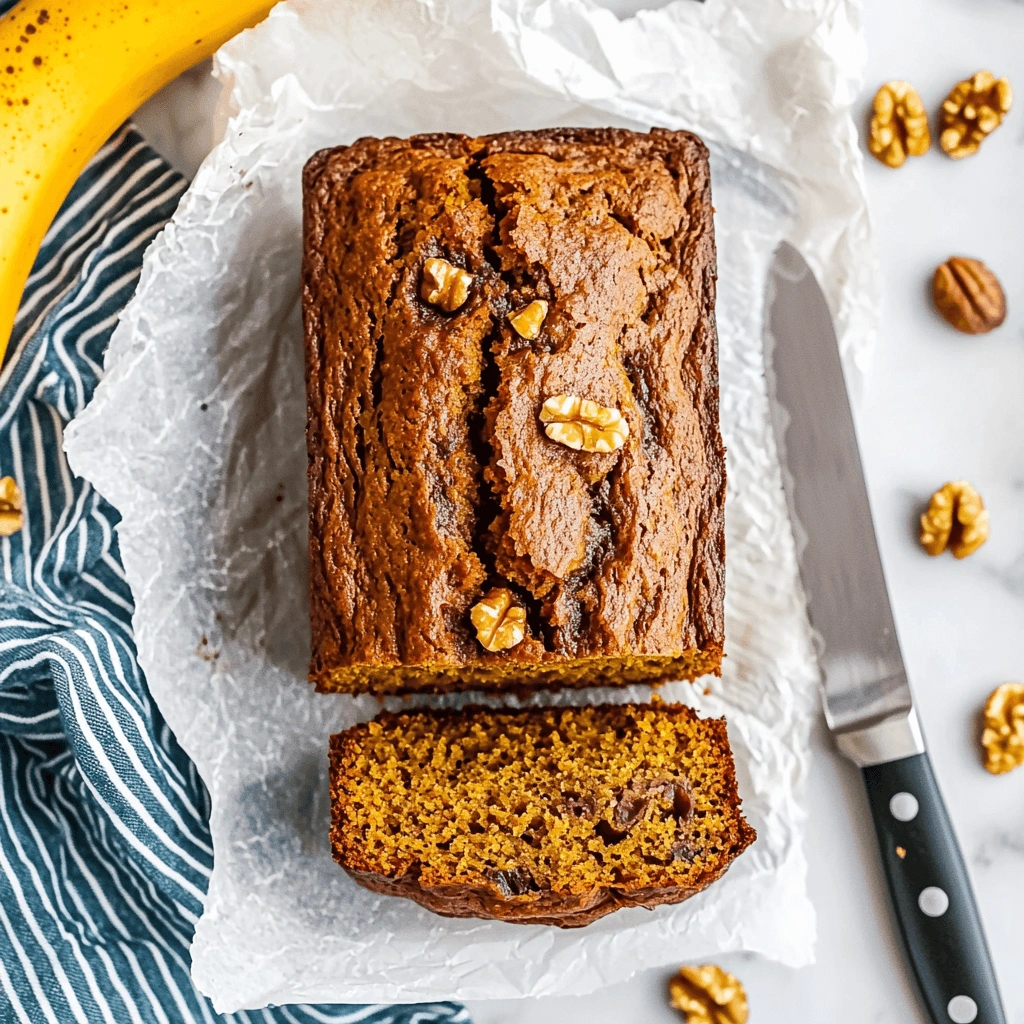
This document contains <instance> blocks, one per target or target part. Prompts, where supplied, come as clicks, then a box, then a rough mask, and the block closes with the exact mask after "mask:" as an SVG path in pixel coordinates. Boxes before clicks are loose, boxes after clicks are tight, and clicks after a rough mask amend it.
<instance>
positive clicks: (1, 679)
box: [0, 0, 469, 1024]
mask: <svg viewBox="0 0 1024 1024" xmlns="http://www.w3.org/2000/svg"><path fill="white" fill-rule="evenodd" d="M9 6H10V4H9V3H5V2H4V0H0V15H2V13H3V11H4V10H5V9H6V8H7V7H9ZM184 188H185V182H184V181H183V179H182V178H181V177H180V176H179V175H178V174H176V173H175V172H174V171H172V170H171V169H170V168H169V167H168V165H167V164H166V163H165V162H164V161H163V160H162V159H161V158H160V157H159V156H158V155H157V154H156V153H155V152H154V151H153V150H152V149H150V148H149V147H148V146H147V145H146V143H145V141H144V140H143V139H142V138H141V136H140V135H139V134H138V133H137V132H136V131H135V130H134V129H132V128H131V127H125V128H123V129H122V130H121V131H120V132H119V133H118V134H117V135H116V136H115V137H114V138H113V139H112V140H111V141H110V142H109V143H108V144H107V145H106V146H105V147H104V148H103V150H102V151H101V152H100V153H99V154H98V155H97V157H96V158H95V159H94V160H93V162H92V163H91V164H90V165H89V167H88V169H87V170H86V172H85V173H84V174H83V175H82V177H81V178H80V180H79V181H78V183H77V184H76V186H75V189H74V190H73V192H72V193H71V195H70V196H69V197H68V199H67V201H66V202H65V204H64V206H63V208H62V209H61V212H60V214H59V216H58V218H57V220H56V221H55V223H54V225H53V227H52V228H51V230H50V232H49V234H48V235H47V238H46V241H45V244H44V246H43V249H42V251H41V252H40V254H39V258H38V260H37V261H36V265H35V268H34V270H33V273H32V276H31V278H30V279H29V282H28V286H27V288H26V291H25V296H24V299H23V301H22V306H21V310H20V313H19V315H18V320H17V324H16V326H15V330H14V335H13V337H12V339H11V344H10V347H9V349H8V353H7V356H6V359H5V361H4V364H3V369H2V373H0V476H5V475H6V476H13V477H14V478H15V480H16V481H17V482H18V485H19V486H20V488H21V490H22V492H23V494H24V503H25V512H24V526H23V528H22V529H21V531H20V532H19V533H16V534H14V535H13V536H12V537H9V538H4V539H3V540H2V542H0V562H2V580H0V1021H3V1022H7V1021H26V1022H31V1024H36V1022H49V1024H69V1022H77V1021H89V1022H93V1021H96V1022H99V1021H103V1022H107V1024H122V1022H135V1024H149V1022H154V1024H155V1022H159V1024H176V1022H186V1021H187V1022H192V1021H196V1022H199V1021H203V1022H213V1021H221V1020H223V1021H227V1020H231V1021H235V1020H237V1021H267V1022H275V1024H276V1022H290V1024H312V1022H324V1024H326V1022H332V1024H333V1022H342V1021H360V1022H366V1024H383V1022H385V1021H387V1022H393V1024H413V1022H415V1024H428V1022H433V1021H452V1022H454V1021H464V1022H465V1021H468V1020H469V1017H468V1014H467V1013H466V1011H465V1010H463V1009H462V1008H460V1007H458V1006H455V1005H452V1004H437V1005H429V1006H403V1007H391V1008H388V1007H358V1006H289V1007H276V1008H272V1009H267V1010H261V1011H253V1012H249V1013H237V1014H234V1015H231V1016H230V1017H222V1016H220V1015H218V1014H216V1013H215V1012H214V1011H213V1009H212V1008H211V1006H210V1004H209V1002H208V1000H206V999H205V998H204V997H203V996H201V995H200V994H199V993H198V992H197V991H196V989H195V988H194V987H193V985H192V982H191V980H190V976H189V952H188V949H189V943H190V941H191V938H192V933H193V929H194V925H195V921H196V919H197V917H198V915H199V913H200V910H201V903H202V898H203V894H204V893H205V891H206V886H207V882H208V878H209V873H210V867H211V864H212V849H211V845H210V836H209V829H208V826H207V821H208V813H209V805H208V798H207V794H206V790H205V788H204V787H203V784H202V781H201V780H200V779H199V777H198V775H197V774H196V771H195V768H194V767H193V765H192V764H191V762H190V761H189V759H188V758H187V757H186V756H185V754H184V753H183V752H182V750H181V748H180V747H179V746H178V744H177V743H176V741H175V739H174V736H173V735H172V734H171V732H170V730H169V729H168V728H167V726H166V724H165V723H164V721H163V718H162V717H161V715H160V712H159V710H158V709H157V708H156V707H155V706H154V705H153V703H152V701H151V699H150V696H149V691H148V688H147V686H146V681H145V678H144V677H143V675H142V672H141V671H140V669H139V666H138V663H137V662H136V658H135V646H134V642H133V639H132V630H131V612H132V595H131V592H130V591H129V588H128V585H127V583H126V582H125V577H124V572H123V570H122V568H121V563H120V559H119V556H118V547H117V536H116V534H115V532H114V527H115V526H116V524H117V522H118V514H117V512H116V511H115V509H113V508H112V507H111V506H110V505H109V504H108V503H107V502H106V501H104V500H103V498H102V497H100V495H99V494H97V493H96V492H95V491H94V490H93V489H92V488H91V487H90V485H89V484H87V483H85V482H84V481H82V480H78V479H75V478H74V477H73V476H72V475H71V473H70V471H69V469H68V465H67V462H66V460H65V457H64V452H63V448H62V443H63V430H64V426H65V424H66V423H67V422H68V421H69V420H70V419H71V418H72V417H74V416H75V415H76V414H77V413H78V412H80V411H81V410H82V408H83V407H84V406H85V404H86V403H87V402H88V401H89V399H90V397H91V396H92V393H93V389H94V388H95V386H96V383H97V381H98V380H99V377H100V375H101V373H102V362H103V353H104V349H105V347H106V345H107V342H108V341H109V338H110V335H111V332H112V331H113V328H114V324H115V321H116V319H117V316H118V313H119V311H120V310H121V308H122V307H123V306H124V304H125V302H126V301H127V300H128V298H129V297H130V295H131V293H132V291H133V289H134V287H135V284H136V280H137V278H138V275H139V270H140V266H141V262H142V254H143V251H144V249H145V248H146V246H147V245H148V244H149V242H150V241H151V240H152V238H153V237H154V235H155V234H156V233H157V232H158V231H159V230H160V228H161V227H162V225H163V224H164V223H165V221H166V220H167V219H168V218H169V217H170V215H171V214H172V213H173V212H174V208H175V206H176V205H177V202H178V199H179V198H180V196H181V194H182V192H183V191H184Z"/></svg>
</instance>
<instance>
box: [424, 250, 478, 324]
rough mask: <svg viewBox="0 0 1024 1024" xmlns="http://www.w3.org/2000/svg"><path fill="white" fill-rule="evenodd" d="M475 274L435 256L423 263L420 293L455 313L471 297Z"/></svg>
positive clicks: (430, 301) (436, 304) (435, 304)
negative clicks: (471, 286)
mask: <svg viewBox="0 0 1024 1024" xmlns="http://www.w3.org/2000/svg"><path fill="white" fill-rule="evenodd" d="M472 283H473V275H472V274H470V273H469V272H468V271H466V270H463V269H462V267H456V266H453V265H452V264H451V263H449V262H448V261H447V260H442V259H438V258H437V257H433V258H431V259H429V260H427V261H426V262H425V263H424V264H423V283H422V285H421V287H420V294H421V295H422V296H423V298H425V299H426V300H427V302H429V303H431V304H432V305H434V306H440V307H441V308H442V309H443V310H444V311H445V312H446V313H454V312H455V310H457V309H458V308H459V306H461V305H462V304H463V303H464V302H465V301H466V299H468V298H469V288H470V285H472Z"/></svg>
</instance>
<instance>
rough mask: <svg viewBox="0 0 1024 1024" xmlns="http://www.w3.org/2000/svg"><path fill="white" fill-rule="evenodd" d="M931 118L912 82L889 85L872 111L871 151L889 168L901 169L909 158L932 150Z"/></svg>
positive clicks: (880, 93) (882, 89)
mask: <svg viewBox="0 0 1024 1024" xmlns="http://www.w3.org/2000/svg"><path fill="white" fill-rule="evenodd" d="M931 144H932V136H931V132H930V131H929V130H928V115H927V114H926V113H925V109H924V104H923V103H922V102H921V97H920V96H919V95H918V94H917V90H916V89H915V88H914V87H913V86H912V85H911V84H910V83H909V82H886V83H885V85H883V86H882V87H881V88H880V89H879V90H878V92H876V93H875V102H874V103H873V104H872V107H871V127H870V130H869V133H868V149H869V150H870V151H871V153H873V154H874V155H875V156H876V157H878V159H879V160H881V161H882V163H883V164H885V165H886V166H887V167H902V166H903V163H904V161H905V160H906V159H907V157H908V156H924V154H925V153H927V152H928V150H929V149H930V148H931Z"/></svg>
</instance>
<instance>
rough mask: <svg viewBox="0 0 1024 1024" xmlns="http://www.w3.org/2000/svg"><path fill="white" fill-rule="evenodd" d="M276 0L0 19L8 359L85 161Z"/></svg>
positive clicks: (82, 9)
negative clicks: (42, 254)
mask: <svg viewBox="0 0 1024 1024" xmlns="http://www.w3.org/2000/svg"><path fill="white" fill-rule="evenodd" d="M272 6H273V3H272V2H268V0H187V2H183V0H119V2H112V0H22V2H21V3H19V4H18V5H17V6H15V7H14V8H12V9H11V10H10V11H9V12H8V13H7V14H6V15H5V16H4V17H2V18H0V359H2V358H3V353H4V351H5V349H6V347H7V342H8V340H9V338H10V333H11V327H12V326H13V324H14V316H15V313H16V312H17V310H18V305H19V303H20V301H21V294H22V290H23V288H24V286H25V280H26V279H27V277H28V274H29V271H30V270H31V269H32V264H33V262H34V261H35V258H36V254H37V253H38V252H39V246H40V245H41V243H42V240H43V236H44V235H45V234H46V230H47V228H48V227H49V226H50V223H51V222H52V220H53V218H54V216H55V215H56V213H57V210H58V209H59V208H60V204H61V203H62V202H63V201H64V198H65V197H66V196H67V194H68V191H69V190H70V189H71V186H72V185H73V184H74V182H75V179H76V178H77V177H78V175H79V173H80V172H81V170H82V168H83V167H85V165H86V164H87V163H88V162H89V160H90V159H91V158H92V156H93V155H94V154H95V153H96V151H97V150H98V149H99V147H100V146H101V145H102V144H103V143H104V141H106V139H107V138H108V137H109V136H110V135H111V134H113V132H114V130H115V129H116V128H117V127H118V126H119V125H120V124H121V123H122V122H123V121H124V120H125V119H126V118H127V117H129V116H130V115H131V114H132V113H133V111H135V110H136V109H137V108H138V107H139V106H140V105H141V104H142V103H143V102H145V101H146V100H147V99H148V98H149V97H150V96H152V95H153V93H155V92H157V91H158V90H159V89H160V88H162V87H163V86H164V85H166V84H167V82H169V81H170V80H171V79H172V78H175V77H176V76H177V75H179V74H181V72H182V71H185V70H186V69H187V68H189V67H191V66H192V65H193V64H195V63H197V62H198V61H200V60H202V59H203V58H205V57H208V56H209V55H210V54H212V53H213V52H214V51H215V50H216V49H217V48H218V47H219V46H220V45H221V44H222V43H224V42H226V41H227V40H228V39H230V38H231V37H232V36H233V35H235V34H236V33H238V32H240V31H241V30H242V29H244V28H248V27H250V26H252V25H255V24H256V23H257V22H259V21H261V20H262V19H263V18H264V17H265V16H266V14H267V12H268V11H269V10H270V8H271V7H272Z"/></svg>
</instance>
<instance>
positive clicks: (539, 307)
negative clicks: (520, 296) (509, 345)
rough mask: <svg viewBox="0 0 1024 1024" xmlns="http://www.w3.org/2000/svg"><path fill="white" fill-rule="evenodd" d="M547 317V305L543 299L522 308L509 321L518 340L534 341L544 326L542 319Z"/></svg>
mask: <svg viewBox="0 0 1024 1024" xmlns="http://www.w3.org/2000/svg"><path fill="white" fill-rule="evenodd" d="M547 315H548V304H547V303H546V302H545V301H544V300H543V299H534V300H533V302H531V303H530V304H529V305H528V306H524V307H523V308H522V309H521V310H519V312H518V313H516V314H515V315H514V316H510V317H509V321H510V322H511V324H512V326H513V327H514V328H515V331H516V334H518V335H519V337H520V338H526V339H527V340H528V341H534V340H535V339H536V338H537V336H538V335H539V334H540V329H541V327H543V326H544V318H545V317H546V316H547Z"/></svg>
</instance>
